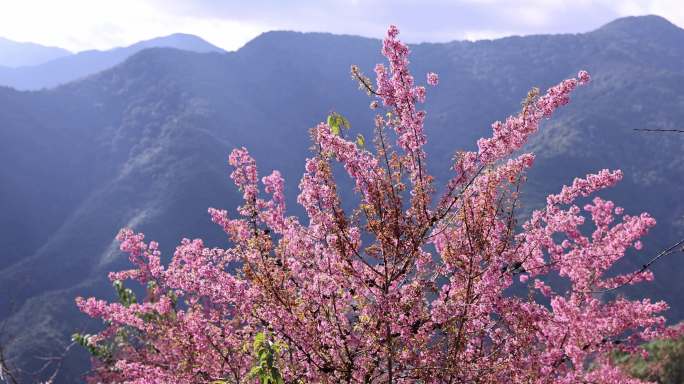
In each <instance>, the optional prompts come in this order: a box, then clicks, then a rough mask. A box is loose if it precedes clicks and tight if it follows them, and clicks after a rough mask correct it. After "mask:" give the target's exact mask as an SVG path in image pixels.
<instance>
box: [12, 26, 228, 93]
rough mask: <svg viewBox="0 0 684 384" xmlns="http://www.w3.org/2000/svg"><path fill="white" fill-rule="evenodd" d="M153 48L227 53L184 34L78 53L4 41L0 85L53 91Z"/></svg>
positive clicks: (20, 88)
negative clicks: (56, 87)
mask: <svg viewBox="0 0 684 384" xmlns="http://www.w3.org/2000/svg"><path fill="white" fill-rule="evenodd" d="M10 47H11V48H10ZM153 47H169V48H176V49H183V50H187V51H192V52H222V51H223V50H222V49H221V48H218V47H216V46H214V45H211V44H210V43H208V42H206V41H204V40H202V39H201V38H199V37H197V36H193V35H187V34H181V33H177V34H173V35H170V36H165V37H159V38H156V39H151V40H145V41H141V42H138V43H136V44H133V45H130V46H128V47H121V48H114V49H110V50H106V51H98V50H90V51H83V52H79V53H76V54H72V53H70V52H68V51H65V50H62V49H59V48H49V47H43V46H40V45H36V44H26V43H24V44H19V43H15V42H12V41H9V40H6V39H0V85H5V86H9V87H12V88H15V89H19V90H37V89H41V88H51V87H54V86H57V85H60V84H65V83H68V82H70V81H73V80H77V79H80V78H83V77H86V76H88V75H92V74H94V73H97V72H100V71H102V70H105V69H108V68H111V67H113V66H115V65H117V64H119V63H121V62H123V61H124V60H126V59H127V58H128V57H130V56H131V55H133V54H135V53H137V52H140V51H142V50H143V49H147V48H153ZM6 48H7V49H8V50H6ZM60 53H61V54H60ZM41 58H42V60H41ZM18 63H23V64H18Z"/></svg>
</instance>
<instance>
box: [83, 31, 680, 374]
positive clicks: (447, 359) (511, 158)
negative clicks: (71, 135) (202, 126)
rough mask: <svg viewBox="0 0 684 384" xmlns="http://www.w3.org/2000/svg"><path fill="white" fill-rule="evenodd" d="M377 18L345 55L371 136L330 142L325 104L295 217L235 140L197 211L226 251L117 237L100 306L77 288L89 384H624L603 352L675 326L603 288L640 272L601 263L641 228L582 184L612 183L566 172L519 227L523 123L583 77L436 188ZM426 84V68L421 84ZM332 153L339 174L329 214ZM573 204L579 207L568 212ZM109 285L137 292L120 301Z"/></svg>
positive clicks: (562, 96)
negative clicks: (234, 205) (357, 48)
mask: <svg viewBox="0 0 684 384" xmlns="http://www.w3.org/2000/svg"><path fill="white" fill-rule="evenodd" d="M398 33H399V31H398V29H397V28H396V27H394V26H391V27H390V28H389V30H388V32H387V36H386V38H385V39H384V44H383V47H382V53H383V55H384V56H385V57H386V58H387V60H388V62H389V65H386V64H378V65H377V66H376V67H375V75H376V80H375V82H373V81H371V80H370V79H369V78H368V77H366V76H365V75H363V73H362V72H361V70H360V69H359V68H358V67H352V75H353V76H354V77H355V78H356V79H357V80H358V81H359V84H360V86H361V88H362V89H364V90H365V91H367V92H368V94H369V95H370V97H371V98H372V101H371V105H370V106H371V108H372V109H375V110H377V111H378V114H377V116H376V118H375V121H374V127H375V128H374V132H375V135H374V140H373V142H372V144H373V145H372V146H371V145H366V142H365V138H364V137H363V136H361V135H359V136H358V138H357V139H356V141H353V140H349V139H347V138H346V137H347V136H349V134H348V133H347V131H348V123H347V121H346V120H345V119H344V118H343V117H342V116H341V115H338V114H333V115H331V116H330V117H329V118H328V120H327V122H326V123H320V124H318V125H317V126H316V127H315V128H313V129H312V130H311V136H312V139H313V142H314V147H313V148H315V149H314V151H313V154H312V156H311V157H310V158H309V159H307V160H306V164H305V170H304V174H303V177H302V179H301V181H300V183H299V190H300V191H299V196H298V199H297V201H298V203H299V204H301V205H302V206H303V208H304V209H305V211H306V217H305V218H298V217H295V216H287V214H286V207H285V191H284V181H283V178H282V177H281V175H280V173H279V172H278V171H273V172H272V173H271V174H269V175H266V176H264V177H262V178H261V179H259V176H258V172H257V166H256V162H255V160H254V159H253V158H252V157H251V156H250V155H249V153H248V151H247V150H246V149H245V148H240V149H235V150H234V151H233V152H232V153H231V154H230V157H229V163H230V165H231V166H232V167H233V169H234V170H233V171H232V174H231V178H232V180H233V181H234V182H235V184H236V185H237V187H238V188H239V189H240V191H241V192H242V194H243V198H244V203H243V205H241V206H240V207H239V208H238V210H237V213H238V215H237V216H229V215H228V212H227V211H225V210H220V209H214V208H210V209H209V213H210V215H211V219H212V220H213V221H214V222H215V223H216V224H218V225H219V226H221V227H222V228H223V230H224V231H225V232H226V234H227V237H228V240H229V243H230V247H229V248H226V249H222V248H209V247H206V246H205V245H204V243H203V242H202V240H200V239H195V240H189V239H185V240H183V241H182V242H181V244H180V245H179V246H178V247H177V248H176V251H175V253H174V255H173V258H172V260H171V261H170V263H169V264H168V265H163V263H162V262H161V257H160V251H159V245H158V244H157V243H156V242H154V241H151V242H149V243H148V242H145V240H144V236H143V235H142V234H139V233H135V232H133V231H132V230H131V229H123V230H122V231H121V232H120V233H119V235H118V237H117V239H118V240H119V241H120V242H121V250H122V251H124V252H125V253H128V254H129V257H130V261H131V262H132V263H133V265H134V266H135V268H134V269H131V270H127V271H121V272H114V273H111V274H110V276H109V277H110V279H111V280H112V281H113V282H114V286H115V288H116V290H117V293H118V294H119V299H120V300H119V302H113V303H109V302H106V301H103V300H97V299H95V298H89V299H83V298H78V299H77V305H78V306H79V308H80V309H81V310H82V311H83V312H85V313H86V314H88V315H89V316H91V317H94V318H100V319H102V320H103V321H104V324H105V328H104V330H102V331H101V332H100V333H98V334H96V335H75V339H76V341H77V342H79V343H81V344H83V345H84V346H86V347H87V348H88V349H89V350H90V352H91V353H92V354H93V371H92V375H91V377H90V379H91V380H92V381H93V382H109V383H119V382H129V383H141V384H142V383H202V382H204V383H212V382H213V383H244V382H261V383H267V382H272V383H312V382H321V383H340V382H341V383H476V382H477V383H499V382H517V383H518V382H519V383H637V382H640V381H638V380H636V379H632V378H630V377H628V376H626V375H625V374H624V373H623V372H622V371H621V370H620V368H619V367H618V366H616V365H613V363H612V360H611V356H612V354H613V353H614V351H615V350H616V349H620V350H621V351H623V352H627V353H640V349H639V345H640V343H642V342H644V341H648V340H652V339H654V338H663V337H664V338H667V337H673V336H675V333H676V332H675V331H674V330H672V329H669V328H666V326H665V319H664V318H663V316H662V312H663V311H664V310H666V309H667V305H666V304H665V303H664V302H652V301H650V300H649V299H643V300H630V299H628V298H625V297H621V296H619V295H612V294H611V295H605V294H604V293H606V292H609V291H615V290H617V289H618V288H620V287H622V286H625V285H632V284H637V283H641V282H644V281H649V280H651V279H653V275H652V273H651V272H650V270H649V269H648V268H647V267H645V268H640V269H638V270H635V271H633V272H631V273H626V274H616V273H615V271H614V270H613V268H612V267H613V265H614V264H615V263H616V262H617V261H618V260H620V259H621V258H622V257H624V256H625V254H626V252H627V251H628V250H630V249H634V250H637V251H638V250H640V249H641V247H642V245H641V242H640V238H641V237H642V236H644V235H645V234H646V233H647V231H648V230H649V229H650V228H651V227H653V226H654V225H655V220H654V219H653V218H652V217H651V216H649V215H648V214H646V213H641V214H636V215H630V214H626V213H625V212H624V211H623V209H622V208H620V207H618V206H616V205H615V204H614V203H613V202H611V201H607V200H604V199H602V198H601V197H593V199H592V200H589V199H587V198H589V197H590V196H594V194H595V193H596V192H598V191H600V190H602V189H605V188H609V187H612V186H613V185H615V184H616V183H617V182H619V181H620V180H621V179H622V172H621V171H619V170H601V171H599V172H597V173H595V174H590V175H587V176H586V177H583V178H577V179H575V180H574V181H573V182H572V184H571V185H568V186H564V187H562V189H561V190H560V192H559V193H557V194H553V195H550V196H548V197H547V200H546V205H545V206H543V208H541V209H538V210H536V211H534V212H533V213H532V214H531V216H530V217H529V219H527V220H526V221H524V222H518V221H517V220H516V218H517V217H518V216H519V212H518V211H517V210H516V207H517V206H518V205H519V198H520V196H519V194H520V188H521V187H522V185H523V183H524V181H525V174H526V171H527V170H528V169H529V168H530V167H532V166H533V163H534V161H535V157H534V155H533V154H531V153H522V152H521V151H520V150H521V149H522V147H523V145H524V144H525V142H526V141H527V140H528V138H529V137H530V136H531V135H533V134H534V133H535V132H536V131H537V130H538V128H539V125H540V123H541V122H542V121H543V120H544V119H547V118H550V117H551V115H552V114H553V113H554V111H555V110H556V109H557V108H559V107H561V106H563V105H565V104H566V103H568V101H569V96H570V94H571V92H572V91H573V90H574V89H575V88H576V87H578V86H581V85H584V84H586V83H588V82H589V81H590V76H589V74H588V73H587V72H585V71H581V72H579V74H578V76H577V78H572V79H568V80H564V81H562V82H561V83H560V84H558V85H556V86H554V87H552V88H550V89H549V90H548V91H547V92H546V93H544V94H541V93H540V92H539V91H538V90H537V89H533V90H532V91H531V92H530V93H529V94H528V95H527V98H526V99H525V101H524V103H523V106H522V110H521V111H520V113H518V114H517V115H514V116H511V117H509V118H507V119H506V120H505V121H503V122H501V121H497V122H495V123H494V124H492V130H493V133H492V135H491V137H489V138H482V139H480V140H479V141H478V142H477V150H474V151H463V152H459V153H458V154H457V155H456V156H455V158H454V160H453V163H452V164H450V165H448V166H449V167H451V169H452V171H453V177H452V178H451V179H450V180H449V181H448V183H446V185H445V186H444V187H443V188H438V186H436V183H435V181H434V178H433V176H431V175H430V174H429V173H428V171H427V168H426V162H427V160H428V156H427V155H426V152H425V150H424V146H425V144H426V135H425V132H424V121H425V118H426V113H425V111H424V110H421V109H419V105H420V104H421V103H423V102H424V101H425V99H426V88H425V87H424V86H420V85H417V84H416V83H415V80H414V78H413V76H412V75H411V73H410V72H409V69H408V64H409V60H408V57H409V49H408V47H407V46H406V45H405V44H403V43H402V42H401V41H399V40H398V38H397V36H398ZM438 80H439V78H438V76H437V75H436V74H434V73H429V74H428V75H427V81H426V82H427V84H428V85H430V86H436V85H437V84H438ZM336 163H338V164H340V165H341V167H342V168H343V169H344V170H345V171H346V173H347V175H348V176H349V178H350V179H351V181H352V182H353V184H354V186H355V189H354V191H355V194H354V196H353V198H355V199H356V200H354V201H355V204H356V205H355V208H354V209H345V208H344V207H349V206H350V204H347V203H345V204H342V197H341V195H340V192H339V189H338V186H339V182H338V181H337V180H336V176H337V177H339V172H334V171H333V168H334V165H335V164H336ZM582 201H585V202H586V204H585V205H583V206H581V205H582V204H583V203H581V202H582ZM126 280H134V281H137V282H139V283H141V284H143V285H145V286H146V287H147V295H146V297H145V298H144V300H141V301H138V300H137V299H136V297H135V295H134V294H133V291H132V290H131V289H130V288H125V287H124V284H123V282H124V281H126Z"/></svg>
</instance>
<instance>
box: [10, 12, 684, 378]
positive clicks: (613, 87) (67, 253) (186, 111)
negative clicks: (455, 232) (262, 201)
mask: <svg viewBox="0 0 684 384" xmlns="http://www.w3.org/2000/svg"><path fill="white" fill-rule="evenodd" d="M379 49H380V42H379V41H378V40H375V39H367V38H360V37H353V36H336V35H331V34H325V33H298V32H269V33H265V34H262V35H261V36H259V37H257V38H256V39H254V40H253V41H251V42H250V43H248V44H247V45H245V47H243V48H242V49H240V50H238V51H236V52H229V53H222V54H198V53H194V52H189V51H182V50H177V49H168V48H152V49H145V50H142V51H140V52H138V53H136V54H134V55H132V56H131V57H129V58H128V59H126V60H125V61H124V62H123V63H121V64H119V65H117V66H115V67H113V68H111V69H108V70H105V71H103V72H100V73H97V74H95V75H92V76H89V77H86V78H84V79H81V80H80V81H77V82H72V83H68V84H66V85H63V86H60V87H57V88H54V89H49V90H43V91H38V92H18V91H16V90H13V89H9V88H0V106H2V107H0V163H2V164H6V165H7V166H5V167H0V212H2V213H3V214H2V215H0V230H2V233H3V236H0V250H2V251H0V260H1V261H2V263H0V320H2V319H5V320H7V330H8V332H9V334H10V335H12V336H13V338H12V340H10V341H9V343H8V344H7V345H8V346H9V347H10V349H11V351H12V355H11V356H12V358H13V359H14V361H15V362H18V363H21V364H22V365H23V366H26V367H29V368H30V367H31V365H32V364H35V360H33V359H32V358H33V357H34V356H36V355H49V354H50V353H54V352H55V350H56V347H55V345H57V343H58V342H60V341H61V342H63V341H65V340H67V339H68V336H69V334H70V333H71V332H73V331H74V330H75V329H86V330H87V329H88V327H92V326H93V324H89V323H88V322H87V320H86V319H85V317H84V316H83V315H81V314H79V313H78V311H76V309H75V307H74V305H73V297H75V296H79V295H80V296H90V295H97V296H99V297H105V298H106V297H109V298H111V289H110V288H109V283H108V281H107V280H106V274H107V271H110V270H112V269H118V268H128V262H127V260H126V257H125V256H124V255H122V254H121V253H120V252H119V251H118V249H117V244H116V243H115V242H114V241H113V238H114V235H115V234H116V232H117V230H118V229H119V228H120V227H124V226H131V227H133V228H135V229H136V230H137V231H143V232H145V233H146V235H147V239H154V240H158V241H159V242H160V244H161V245H162V250H163V255H164V257H165V258H166V260H168V258H169V257H170V255H171V254H172V253H173V249H174V247H175V246H176V245H177V244H178V242H179V241H180V239H181V238H183V237H188V238H196V237H202V238H204V239H205V240H206V243H207V244H208V245H217V246H226V245H227V244H226V240H225V237H224V235H223V233H222V232H221V230H220V228H218V227H217V226H215V225H213V224H212V223H211V222H210V220H209V217H208V215H207V214H206V208H207V207H210V206H213V207H217V208H226V209H228V210H229V212H231V214H233V213H234V208H235V207H236V206H237V205H238V203H239V202H240V193H239V192H238V191H237V190H235V188H233V187H232V184H231V182H230V180H228V176H227V175H228V173H229V169H228V167H227V164H226V157H227V155H228V153H229V152H230V150H231V149H232V148H235V147H239V146H245V147H247V148H248V149H249V150H250V152H251V153H252V154H253V155H254V157H255V158H256V160H257V163H258V165H259V169H260V172H261V174H262V175H263V174H267V173H269V172H270V171H271V170H272V169H279V170H281V172H282V174H283V176H284V177H285V180H286V182H287V184H286V195H287V199H288V200H287V203H288V210H289V212H290V213H292V214H299V213H301V208H299V207H298V206H297V204H296V195H297V192H298V188H297V185H298V182H299V178H300V177H301V173H302V170H303V164H304V159H305V158H306V157H307V156H309V152H308V147H309V146H310V142H309V139H308V133H307V129H308V128H309V127H311V126H314V125H315V124H316V123H317V122H318V121H321V120H323V119H324V117H325V116H326V115H327V114H328V113H329V112H330V111H331V110H335V111H338V112H340V113H342V114H343V115H345V116H346V117H348V118H349V120H350V121H351V123H352V132H353V133H354V134H355V133H357V132H358V133H363V134H364V135H365V136H366V137H372V133H371V131H370V127H371V125H372V118H373V116H374V113H373V112H372V111H370V110H369V109H368V101H369V100H368V99H367V98H366V97H365V96H364V94H363V93H362V92H360V91H359V90H358V89H357V86H356V84H355V83H354V82H353V81H351V80H350V78H349V66H350V65H351V64H358V65H359V66H360V67H361V68H362V69H363V70H364V71H365V72H366V73H369V74H370V73H371V72H372V69H373V66H374V64H375V63H376V62H379V61H380V60H381V57H380V54H379ZM411 49H412V56H411V69H412V71H413V73H414V74H415V75H416V81H417V82H419V83H423V82H424V75H425V73H426V72H429V71H434V72H437V73H439V75H440V85H439V86H438V87H436V88H430V89H429V92H428V97H427V104H426V108H427V120H426V133H427V135H428V145H427V150H428V153H429V154H430V157H429V163H428V167H430V169H431V170H432V171H433V172H434V174H435V175H436V177H437V180H438V184H440V185H441V184H443V182H444V180H446V179H447V178H448V177H449V176H450V175H451V170H450V168H449V167H450V164H451V158H452V156H453V155H454V152H455V150H456V149H463V148H465V149H471V148H473V147H474V145H475V140H476V139H477V138H479V137H481V136H484V135H488V134H490V131H491V128H490V124H491V122H493V121H494V120H497V119H499V120H500V119H504V118H505V117H506V116H507V115H509V114H511V113H514V112H516V111H517V110H518V109H519V107H520V101H521V99H522V98H523V97H524V96H525V95H526V94H527V91H528V90H529V89H530V88H531V87H532V86H539V87H540V88H541V89H545V88H547V87H549V86H551V85H553V84H555V83H557V82H558V81H560V80H562V79H564V78H567V77H570V76H574V75H575V74H576V73H577V71H578V70H580V69H586V70H588V71H589V72H590V73H591V74H592V77H593V80H592V82H591V83H590V84H589V85H588V86H586V87H582V88H581V89H579V90H578V91H577V92H576V94H574V95H573V96H572V101H571V103H570V105H568V106H566V107H563V108H562V109H561V110H560V111H559V113H558V114H557V115H555V116H554V117H553V119H552V120H550V121H548V122H544V123H543V124H542V129H541V131H540V132H539V133H538V134H537V135H535V136H534V138H533V139H532V141H531V142H530V143H529V145H527V146H526V147H525V149H526V150H531V151H534V152H535V153H536V155H537V161H536V164H535V167H534V168H533V169H532V171H531V173H530V175H529V180H530V181H529V182H528V184H526V185H525V186H524V187H523V198H524V203H523V210H524V211H529V210H530V209H531V208H534V207H538V206H540V205H541V204H544V202H545V200H544V196H545V195H546V194H548V193H551V192H557V191H558V190H559V189H560V187H561V186H562V185H563V184H567V183H571V182H572V179H573V178H574V177H576V176H583V175H585V174H586V173H589V172H594V171H596V170H599V169H602V168H622V169H623V171H624V173H625V180H624V181H623V182H622V183H621V184H620V185H619V186H618V187H617V188H615V189H612V190H609V191H607V192H606V193H604V194H602V196H607V197H609V198H615V200H616V202H617V203H618V204H620V205H621V206H624V207H625V210H626V212H628V213H630V214H638V213H640V212H641V211H648V212H650V213H652V214H653V215H654V216H655V217H656V219H657V220H658V222H659V224H658V226H657V227H656V230H655V231H654V232H653V233H652V234H651V235H649V236H648V237H647V241H646V242H645V252H643V253H638V254H632V255H630V257H629V258H627V259H625V260H624V261H625V262H624V263H623V267H634V266H640V265H642V264H643V263H644V262H645V261H646V260H648V258H649V257H650V256H652V254H653V252H655V251H656V250H659V249H661V248H662V247H663V246H665V245H669V244H670V243H672V242H673V240H675V239H678V238H681V237H682V235H683V234H684V202H683V201H682V196H684V185H683V184H682V183H681V181H682V180H684V156H682V153H684V135H660V134H644V133H640V132H635V131H634V130H633V129H634V128H666V129H667V128H682V126H681V122H682V121H684V30H682V29H680V28H678V27H676V26H674V25H672V24H671V23H669V22H668V21H667V20H665V19H663V18H660V17H655V16H648V17H637V18H625V19H619V20H616V21H615V22H612V23H609V24H607V25H606V26H604V27H602V28H599V29H597V30H595V31H593V32H589V33H584V34H572V35H569V34H568V35H537V36H528V37H509V38H503V39H497V40H487V41H479V42H462V41H456V42H451V43H446V44H419V45H413V46H411ZM341 180H344V179H341ZM342 191H343V193H347V194H349V188H347V189H344V188H342ZM683 260H684V259H682V258H681V257H677V256H674V257H671V258H668V259H664V260H661V261H659V262H658V263H657V264H656V265H655V268H654V269H655V274H656V281H655V282H654V283H651V284H643V285H640V286H639V287H638V289H639V290H629V289H628V290H625V291H624V292H622V291H621V292H620V293H621V294H627V295H638V296H648V297H653V298H655V299H667V300H668V301H669V302H670V304H671V305H672V307H673V309H672V310H671V311H670V313H669V315H670V316H671V319H673V320H680V319H682V318H684V303H683V302H682V300H681V296H680V295H681V294H680V293H681V292H683V291H684V261H683ZM12 301H13V302H14V304H13V303H12ZM95 326H97V325H95ZM0 336H1V335H0ZM0 341H1V340H0ZM79 353H80V352H79ZM86 363H87V358H86V356H85V355H84V354H78V353H77V354H76V355H74V359H73V360H70V361H68V362H67V364H66V365H65V366H64V368H63V371H62V373H61V375H60V378H59V382H64V383H68V382H75V381H77V379H78V377H79V374H80V373H82V370H83V368H84V366H85V364H86Z"/></svg>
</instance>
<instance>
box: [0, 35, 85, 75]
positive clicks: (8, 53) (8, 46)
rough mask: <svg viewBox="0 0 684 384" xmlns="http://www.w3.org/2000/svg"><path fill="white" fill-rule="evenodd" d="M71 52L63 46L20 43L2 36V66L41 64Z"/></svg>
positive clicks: (0, 60)
mask: <svg viewBox="0 0 684 384" xmlns="http://www.w3.org/2000/svg"><path fill="white" fill-rule="evenodd" d="M71 54H72V53H71V52H69V51H67V50H66V49H62V48H57V47H46V46H43V45H39V44H34V43H19V42H16V41H12V40H8V39H5V38H3V37H0V66H2V67H12V68H14V67H22V66H27V65H40V64H43V63H45V62H48V61H50V60H54V59H58V58H60V57H64V56H69V55H71Z"/></svg>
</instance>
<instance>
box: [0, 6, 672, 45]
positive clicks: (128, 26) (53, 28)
mask: <svg viewBox="0 0 684 384" xmlns="http://www.w3.org/2000/svg"><path fill="white" fill-rule="evenodd" d="M644 14H657V15H661V16H663V17H665V18H667V19H669V20H670V21H672V22H673V23H675V24H677V25H679V26H684V2H683V1H682V0H626V1H610V0H595V1H588V0H517V1H505V0H422V1H421V0H318V1H317V0H307V1H305V0H236V1H233V0H223V1H221V0H106V1H105V0H0V36H2V37H6V38H9V39H12V40H17V41H32V42H36V43H40V44H45V45H54V46H60V47H63V48H67V49H70V50H72V51H81V50H86V49H108V48H111V47H115V46H123V45H128V44H132V43H134V42H136V41H139V40H143V39H148V38H152V37H157V36H162V35H168V34H171V33H175V32H184V33H192V34H195V35H198V36H201V37H203V38H205V39H206V40H208V41H210V42H211V43H213V44H215V45H218V46H220V47H222V48H224V49H227V50H234V49H237V48H239V47H241V46H242V45H244V44H245V43H246V42H247V41H249V40H251V39H252V38H254V37H256V36H257V35H258V34H260V33H262V32H265V31H269V30H282V29H286V30H297V31H323V32H332V33H347V34H355V35H362V36H369V37H381V36H382V34H383V32H384V30H385V28H386V26H387V25H388V24H390V23H394V24H397V25H398V26H399V27H400V29H401V30H402V37H403V38H404V39H405V40H407V41H409V42H423V41H432V42H443V41H450V40H461V39H467V40H477V39H483V38H496V37H502V36H508V35H514V34H516V35H527V34H535V33H566V32H570V33H574V32H586V31H590V30H592V29H595V28H597V27H599V26H600V25H602V24H605V23H606V22H608V21H610V20H613V19H615V18H617V17H621V16H627V15H644Z"/></svg>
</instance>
